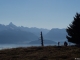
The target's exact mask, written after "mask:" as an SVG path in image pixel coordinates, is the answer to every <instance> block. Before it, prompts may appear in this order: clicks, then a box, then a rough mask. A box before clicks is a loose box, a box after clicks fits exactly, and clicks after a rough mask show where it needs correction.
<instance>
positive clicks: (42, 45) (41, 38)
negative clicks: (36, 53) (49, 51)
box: [41, 31, 44, 46]
mask: <svg viewBox="0 0 80 60" xmlns="http://www.w3.org/2000/svg"><path fill="white" fill-rule="evenodd" d="M41 45H42V46H44V44H43V35H42V31H41Z"/></svg>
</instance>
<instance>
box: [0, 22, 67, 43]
mask: <svg viewBox="0 0 80 60" xmlns="http://www.w3.org/2000/svg"><path fill="white" fill-rule="evenodd" d="M41 31H42V32H43V37H44V40H45V41H46V42H49V43H52V41H53V42H58V41H66V35H67V33H66V30H65V29H59V28H52V29H51V30H48V29H44V28H36V27H31V28H29V27H23V26H16V25H14V24H13V23H12V22H10V24H9V25H3V24H0V44H12V43H14V44H16V43H17V44H18V43H32V44H34V42H36V43H37V41H38V40H39V39H40V32H41ZM36 43H35V44H36Z"/></svg>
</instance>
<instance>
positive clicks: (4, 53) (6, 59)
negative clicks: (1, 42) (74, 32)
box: [0, 46, 80, 60]
mask: <svg viewBox="0 0 80 60" xmlns="http://www.w3.org/2000/svg"><path fill="white" fill-rule="evenodd" d="M75 57H78V58H80V48H78V47H56V46H46V47H28V48H13V49H4V50H0V60H74V59H75Z"/></svg>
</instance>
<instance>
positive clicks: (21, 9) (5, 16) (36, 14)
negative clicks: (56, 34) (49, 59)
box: [0, 0, 80, 29]
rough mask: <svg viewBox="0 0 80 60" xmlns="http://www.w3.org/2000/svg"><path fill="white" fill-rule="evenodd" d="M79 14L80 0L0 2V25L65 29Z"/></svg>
mask: <svg viewBox="0 0 80 60" xmlns="http://www.w3.org/2000/svg"><path fill="white" fill-rule="evenodd" d="M76 12H80V0H0V24H5V25H8V24H9V23H10V22H13V23H14V24H15V25H17V26H26V27H38V28H47V29H51V28H66V27H67V26H68V25H69V23H71V22H72V21H73V17H74V16H75V14H76Z"/></svg>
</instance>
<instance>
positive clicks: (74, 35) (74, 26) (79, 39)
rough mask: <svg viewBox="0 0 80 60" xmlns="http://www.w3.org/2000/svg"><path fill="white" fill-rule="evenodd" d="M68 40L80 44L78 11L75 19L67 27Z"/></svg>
mask: <svg viewBox="0 0 80 60" xmlns="http://www.w3.org/2000/svg"><path fill="white" fill-rule="evenodd" d="M66 31H67V33H68V35H67V36H66V38H67V39H68V42H72V43H75V44H77V45H80V14H79V13H76V15H75V17H74V20H73V21H72V23H71V24H70V25H69V27H67V29H66Z"/></svg>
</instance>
